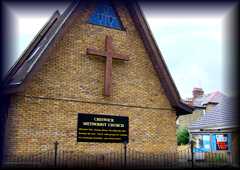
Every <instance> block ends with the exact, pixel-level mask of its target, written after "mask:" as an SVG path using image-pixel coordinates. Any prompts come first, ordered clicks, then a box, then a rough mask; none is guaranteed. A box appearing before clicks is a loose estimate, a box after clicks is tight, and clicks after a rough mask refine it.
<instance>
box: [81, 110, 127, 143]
mask: <svg viewBox="0 0 240 170" xmlns="http://www.w3.org/2000/svg"><path fill="white" fill-rule="evenodd" d="M77 142H106V143H128V117H123V116H110V115H96V114H82V113H78V129H77Z"/></svg>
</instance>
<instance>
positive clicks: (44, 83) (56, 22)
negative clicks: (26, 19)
mask: <svg viewBox="0 0 240 170" xmlns="http://www.w3.org/2000/svg"><path fill="white" fill-rule="evenodd" d="M90 2H91V3H90ZM166 57H167V56H166ZM3 87H4V91H3V92H4V97H5V99H6V100H4V102H5V103H4V107H2V110H1V112H2V113H1V121H2V123H1V125H2V126H3V127H2V129H4V141H3V146H4V147H3V148H4V149H3V153H2V155H11V154H13V155H31V154H36V153H41V152H44V151H48V150H52V149H53V143H54V142H55V141H58V143H59V149H61V150H66V151H67V150H70V151H73V150H74V151H79V152H85V153H91V154H99V153H108V152H114V151H119V150H121V149H122V147H123V145H122V142H126V143H127V147H128V148H129V149H133V150H135V151H138V152H142V153H167V152H174V151H176V148H177V142H176V118H177V116H179V115H180V114H182V113H185V114H186V113H191V111H192V109H191V108H190V107H189V106H188V105H186V104H184V103H183V102H182V101H181V100H180V95H179V93H178V91H177V88H176V86H175V84H174V82H173V80H172V78H171V76H170V73H169V71H168V69H167V66H166V64H165V62H164V59H163V56H162V55H161V52H160V51H159V49H158V47H157V45H156V42H155V41H154V38H153V35H152V34H151V31H150V29H149V27H148V25H147V23H146V20H145V18H144V16H143V13H142V11H141V9H140V7H139V4H138V3H136V2H131V1H129V2H127V1H126V2H117V1H114V2H109V1H97V2H96V3H92V1H73V2H72V3H71V4H70V5H69V7H68V8H67V9H66V10H65V11H64V13H63V14H61V15H60V14H59V12H58V11H56V12H55V13H54V14H53V15H52V17H51V18H50V20H49V21H48V22H47V23H46V25H45V26H44V27H43V28H42V29H41V30H40V32H39V33H38V35H37V36H36V37H35V38H34V40H33V41H32V42H31V44H30V45H29V46H28V48H27V49H26V50H25V51H24V53H23V55H22V56H21V57H20V58H19V59H18V61H17V62H16V64H15V65H14V66H13V67H12V68H11V69H10V70H9V72H8V75H7V76H6V78H5V79H4V82H3ZM2 104H3V103H2ZM81 116H83V117H84V116H85V118H86V121H85V118H84V121H85V122H82V121H83V117H81ZM104 116H106V117H104ZM123 118H126V119H124V121H125V120H126V121H125V123H123V122H121V121H122V120H123ZM94 121H97V122H94ZM109 122H111V123H109ZM116 122H120V123H116ZM114 123H115V124H114ZM83 126H86V127H91V128H92V127H98V126H101V129H100V130H109V131H111V128H112V127H115V128H117V130H119V129H120V128H125V130H126V131H125V130H122V132H126V134H122V136H125V138H122V137H118V138H115V137H114V135H116V136H117V135H119V134H115V133H114V134H104V135H110V136H111V135H112V137H108V138H105V137H104V136H101V135H99V134H98V133H84V132H83V131H84V130H89V129H91V128H85V129H84V128H82V127H83ZM103 126H104V127H105V126H108V128H109V129H108V128H107V127H106V129H104V128H103ZM110 126H111V127H110ZM93 130H94V128H93ZM120 130H121V129H120ZM113 132H114V131H113ZM96 134H98V135H99V136H97V137H96V136H94V135H96ZM102 135H103V133H102ZM120 136H121V134H120Z"/></svg>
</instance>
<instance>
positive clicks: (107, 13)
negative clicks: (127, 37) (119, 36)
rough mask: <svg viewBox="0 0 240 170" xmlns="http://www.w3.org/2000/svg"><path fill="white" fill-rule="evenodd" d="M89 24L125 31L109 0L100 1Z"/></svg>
mask: <svg viewBox="0 0 240 170" xmlns="http://www.w3.org/2000/svg"><path fill="white" fill-rule="evenodd" d="M88 22H89V23H90V24H96V25H102V26H105V27H109V28H114V29H120V30H122V29H123V26H122V23H121V21H120V18H119V17H118V16H117V14H116V11H115V10H114V9H113V7H112V6H111V4H110V2H109V1H108V0H102V1H98V4H97V6H96V9H95V10H94V11H93V13H92V15H91V16H90V18H89V21H88Z"/></svg>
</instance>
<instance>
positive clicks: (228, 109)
mask: <svg viewBox="0 0 240 170" xmlns="http://www.w3.org/2000/svg"><path fill="white" fill-rule="evenodd" d="M219 100H220V101H219V104H217V106H216V107H215V108H213V109H212V110H210V111H209V112H206V113H205V115H203V116H202V117H201V118H200V119H199V120H198V121H196V122H194V123H193V124H192V125H190V126H189V129H190V130H192V129H204V128H223V127H230V128H231V127H236V126H238V122H237V120H238V119H237V118H236V116H237V112H236V102H237V100H236V99H235V98H230V97H221V98H220V99H219Z"/></svg>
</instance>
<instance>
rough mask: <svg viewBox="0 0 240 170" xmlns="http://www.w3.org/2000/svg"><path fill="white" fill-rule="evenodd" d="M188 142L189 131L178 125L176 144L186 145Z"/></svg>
mask: <svg viewBox="0 0 240 170" xmlns="http://www.w3.org/2000/svg"><path fill="white" fill-rule="evenodd" d="M188 143H189V132H188V130H187V128H185V127H179V128H178V129H177V144H178V145H186V144H188Z"/></svg>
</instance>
